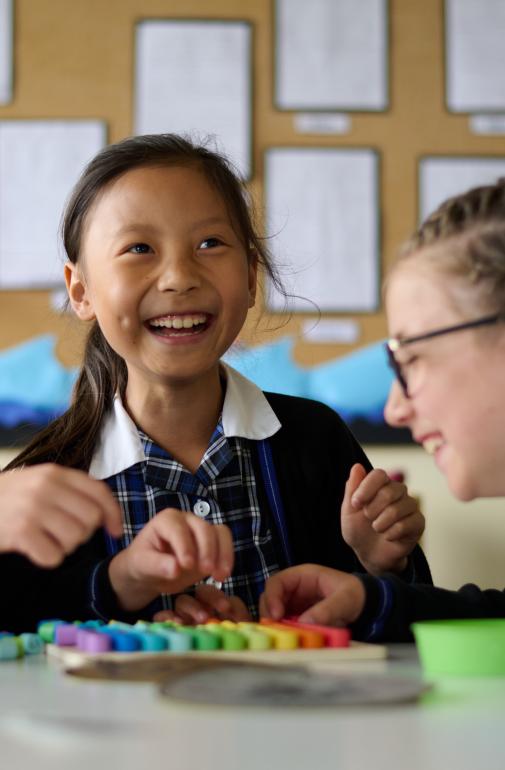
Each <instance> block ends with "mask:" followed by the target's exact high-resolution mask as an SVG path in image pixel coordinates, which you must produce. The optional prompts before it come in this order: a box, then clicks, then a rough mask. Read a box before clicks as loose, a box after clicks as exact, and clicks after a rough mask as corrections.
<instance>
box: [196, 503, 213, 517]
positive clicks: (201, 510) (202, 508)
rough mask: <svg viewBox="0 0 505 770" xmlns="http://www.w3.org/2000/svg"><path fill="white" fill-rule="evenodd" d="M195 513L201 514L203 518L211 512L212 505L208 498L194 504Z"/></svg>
mask: <svg viewBox="0 0 505 770" xmlns="http://www.w3.org/2000/svg"><path fill="white" fill-rule="evenodd" d="M193 513H196V515H197V516H200V518H201V519H204V518H205V517H206V516H208V515H209V513H210V505H209V504H208V502H207V500H198V502H196V503H195V504H194V506H193Z"/></svg>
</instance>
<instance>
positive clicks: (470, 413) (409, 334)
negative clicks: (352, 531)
mask: <svg viewBox="0 0 505 770" xmlns="http://www.w3.org/2000/svg"><path fill="white" fill-rule="evenodd" d="M386 309H387V315H388V321H389V327H390V330H391V332H392V335H393V336H392V338H391V339H390V340H389V341H388V343H387V345H386V347H387V353H388V356H389V360H390V363H391V364H392V366H393V369H394V371H395V374H396V377H397V381H396V382H395V383H394V384H393V386H392V388H391V392H390V395H389V400H388V402H387V405H386V409H385V416H386V419H387V420H388V422H389V423H391V424H392V425H395V426H398V427H408V428H409V429H410V430H411V432H412V436H413V438H414V440H415V441H417V442H418V443H419V444H421V445H422V446H423V447H424V448H425V449H426V450H427V451H428V452H429V453H430V454H432V455H433V457H434V460H435V462H436V464H437V466H438V467H439V468H440V470H441V471H442V473H443V474H444V475H445V477H446V479H447V482H448V484H449V487H450V489H451V491H452V492H453V494H454V495H455V497H457V498H459V499H460V500H473V499H474V498H477V497H497V496H505V473H504V469H505V440H504V436H505V402H504V394H505V180H503V179H502V180H500V181H499V182H498V183H497V184H495V185H490V186H487V187H479V188H475V189H473V190H470V191H469V192H467V193H465V194H463V195H460V196H457V197H455V198H451V199H450V200H448V201H446V202H445V203H444V204H443V205H442V206H441V207H440V208H439V209H438V210H437V211H435V212H434V214H432V216H430V217H429V218H428V219H427V220H426V222H425V223H424V224H423V225H422V226H421V228H420V229H419V231H418V232H417V233H416V234H415V235H414V236H413V238H412V239H411V240H410V241H409V242H408V243H407V244H406V245H405V247H404V249H403V252H402V255H401V258H400V259H399V261H398V262H397V264H396V265H395V267H394V268H393V270H392V272H391V274H390V276H389V278H388V280H387V283H386ZM261 601H262V610H263V613H264V614H265V615H271V616H273V617H277V618H278V617H281V616H282V615H283V614H285V613H289V614H292V613H296V614H302V619H303V620H306V621H312V622H318V623H327V624H343V625H347V624H350V623H354V633H355V636H356V637H358V638H365V639H366V638H368V639H373V640H379V639H382V640H404V639H408V638H409V637H410V631H409V627H410V624H411V623H413V622H414V621H416V620H426V619H437V618H465V617H496V616H499V617H503V616H505V592H504V591H497V590H486V591H481V590H480V589H479V588H478V587H477V586H475V585H466V586H463V588H461V589H460V590H459V591H446V590H443V589H441V588H434V587H433V586H427V585H409V586H407V585H405V584H402V583H401V581H399V580H398V579H397V578H396V577H395V576H394V575H390V574H386V575H383V576H380V577H371V576H360V577H359V578H358V577H356V576H353V575H344V574H343V573H340V572H337V571H335V570H330V569H321V568H320V567H317V566H316V565H302V566H299V567H294V568H292V569H289V570H286V571H285V572H282V573H280V574H279V575H276V576H274V577H273V578H272V579H271V580H270V581H269V583H268V584H267V586H266V591H265V594H264V596H263V597H262V600H261Z"/></svg>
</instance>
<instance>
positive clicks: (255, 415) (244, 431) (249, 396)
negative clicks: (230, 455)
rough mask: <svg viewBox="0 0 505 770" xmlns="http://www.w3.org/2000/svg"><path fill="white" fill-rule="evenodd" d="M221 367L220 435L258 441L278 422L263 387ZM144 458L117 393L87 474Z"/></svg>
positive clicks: (111, 472) (117, 469) (112, 471)
mask: <svg viewBox="0 0 505 770" xmlns="http://www.w3.org/2000/svg"><path fill="white" fill-rule="evenodd" d="M221 367H222V371H223V373H224V375H225V377H226V394H225V398H224V403H223V411H222V425H223V431H224V435H225V436H226V437H228V438H230V437H232V436H237V437H242V438H247V439H252V440H253V441H261V440H262V439H266V438H269V437H270V436H273V435H274V433H277V431H278V430H279V428H280V427H281V423H280V422H279V420H278V418H277V416H276V414H275V412H274V411H273V409H272V407H271V406H270V404H269V403H268V401H267V399H266V397H265V395H264V393H263V391H262V390H260V388H258V387H257V385H255V384H254V383H253V382H251V381H250V380H248V379H247V378H246V377H243V376H242V375H241V374H240V373H239V372H237V371H236V369H233V368H232V367H231V366H229V365H228V364H224V363H221ZM145 459H146V456H145V453H144V448H143V446H142V441H141V440H140V436H139V434H138V430H137V427H136V425H135V423H134V422H133V420H132V419H131V417H130V416H129V414H128V412H127V411H126V409H125V407H124V406H123V403H122V401H121V397H120V396H119V394H117V395H116V397H115V398H114V405H113V408H112V409H111V411H110V412H109V413H108V414H107V416H106V417H105V419H104V421H103V424H102V427H101V430H100V435H99V438H98V441H97V445H96V447H95V451H94V453H93V458H92V460H91V465H90V467H89V474H90V476H93V477H94V478H95V479H107V478H110V477H111V476H115V475H116V474H117V473H121V472H122V471H124V470H126V468H130V467H131V466H132V465H136V464H137V463H140V462H142V461H144V460H145Z"/></svg>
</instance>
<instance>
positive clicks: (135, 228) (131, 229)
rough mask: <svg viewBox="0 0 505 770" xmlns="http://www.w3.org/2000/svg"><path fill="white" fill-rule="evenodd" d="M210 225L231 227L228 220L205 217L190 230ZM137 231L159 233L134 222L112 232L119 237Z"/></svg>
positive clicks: (217, 217) (146, 225) (150, 227)
mask: <svg viewBox="0 0 505 770" xmlns="http://www.w3.org/2000/svg"><path fill="white" fill-rule="evenodd" d="M212 225H226V226H227V227H232V224H231V222H230V221H229V220H228V219H225V218H223V217H220V216H215V217H206V218H205V219H199V220H198V221H197V222H195V223H194V225H193V226H192V228H191V229H192V230H198V229H199V228H201V227H210V226H212ZM139 230H144V231H146V230H148V231H151V232H152V233H157V232H159V228H158V227H156V226H154V225H150V224H147V223H146V222H134V223H130V224H127V225H123V226H122V227H119V228H118V229H117V230H116V231H115V232H114V235H115V236H116V237H117V236H121V235H127V234H128V233H131V232H138V231H139Z"/></svg>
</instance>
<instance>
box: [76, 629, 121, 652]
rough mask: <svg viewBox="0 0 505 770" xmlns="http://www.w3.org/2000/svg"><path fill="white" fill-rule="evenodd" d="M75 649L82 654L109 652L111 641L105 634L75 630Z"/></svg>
mask: <svg viewBox="0 0 505 770" xmlns="http://www.w3.org/2000/svg"><path fill="white" fill-rule="evenodd" d="M77 647H78V649H79V650H82V652H109V650H110V649H111V648H112V639H111V638H110V637H109V636H107V634H98V633H97V632H96V631H89V630H88V629H85V628H79V629H78V630H77Z"/></svg>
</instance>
